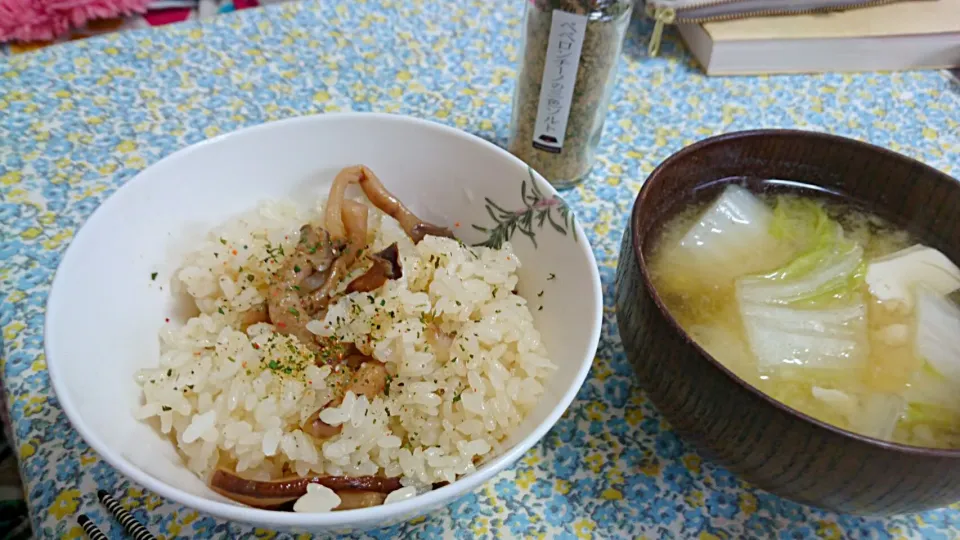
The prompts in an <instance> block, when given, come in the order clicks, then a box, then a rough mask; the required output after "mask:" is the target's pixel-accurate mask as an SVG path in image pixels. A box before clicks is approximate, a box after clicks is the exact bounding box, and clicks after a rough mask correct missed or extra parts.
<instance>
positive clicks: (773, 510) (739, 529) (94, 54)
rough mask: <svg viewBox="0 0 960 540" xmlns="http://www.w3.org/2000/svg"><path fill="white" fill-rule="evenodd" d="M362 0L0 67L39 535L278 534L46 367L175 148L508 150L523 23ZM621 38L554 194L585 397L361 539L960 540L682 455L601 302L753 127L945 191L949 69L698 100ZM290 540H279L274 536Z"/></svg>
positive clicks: (25, 465)
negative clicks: (99, 242) (589, 153)
mask: <svg viewBox="0 0 960 540" xmlns="http://www.w3.org/2000/svg"><path fill="white" fill-rule="evenodd" d="M456 4H457V3H451V2H442V1H435V2H429V1H426V0H366V1H362V0H356V1H352V2H340V3H335V2H324V3H322V4H321V3H305V4H293V5H284V6H279V7H276V8H270V9H267V10H250V11H247V12H243V13H240V14H237V15H234V16H227V17H221V18H218V19H216V20H213V21H210V22H206V23H202V24H195V23H187V24H184V25H179V26H176V27H166V28H162V29H152V30H146V31H138V32H126V33H122V34H117V35H112V36H109V37H107V38H98V39H91V40H84V41H80V42H75V43H71V44H67V45H63V46H56V47H51V48H49V49H44V50H42V51H40V52H38V53H35V54H30V55H22V56H16V57H11V58H5V59H2V60H0V141H2V143H0V301H2V303H0V328H2V331H3V339H4V341H5V343H6V345H5V347H4V348H3V350H2V352H3V356H4V358H5V362H4V363H3V373H2V379H3V384H4V389H5V391H6V405H7V407H8V408H9V412H10V416H11V422H12V428H13V432H14V433H13V438H14V441H13V445H14V447H15V448H17V449H18V452H19V458H20V460H21V474H22V476H23V478H24V483H25V488H26V490H27V498H28V503H29V506H30V510H31V516H32V520H33V524H34V529H35V531H36V533H37V535H38V536H41V537H50V538H53V537H56V538H61V537H79V535H80V530H79V528H78V527H76V526H75V524H74V515H75V514H76V513H77V512H80V511H82V512H85V513H87V514H89V515H90V516H91V517H92V518H93V519H94V521H95V522H98V523H100V524H102V528H105V529H108V532H109V534H110V535H111V537H114V538H121V537H122V535H121V533H120V530H119V527H118V526H112V527H108V525H109V523H111V520H110V519H109V517H108V516H106V515H105V513H104V511H103V510H102V509H101V507H100V505H99V504H98V503H97V502H96V495H95V493H96V491H97V488H98V487H99V488H106V489H109V490H110V491H112V492H115V493H117V494H120V495H121V497H120V498H121V502H122V503H123V504H124V505H125V506H128V507H131V508H135V512H134V513H135V515H137V516H138V517H139V518H140V519H141V520H142V521H144V522H146V523H148V524H149V527H150V529H151V530H153V531H154V532H155V533H158V534H160V535H163V536H166V537H172V536H192V537H197V538H199V537H208V536H215V537H244V536H257V537H272V536H274V533H271V532H268V531H254V530H252V529H249V528H246V527H244V526H239V525H234V524H228V523H224V522H220V521H217V520H215V519H213V518H211V517H209V516H205V515H198V513H196V512H195V511H191V510H188V509H186V508H183V507H180V506H178V505H175V504H173V503H170V502H168V501H165V500H162V499H160V498H158V497H157V496H156V495H154V494H152V493H148V492H146V491H145V490H143V489H142V488H140V487H138V486H136V485H133V484H131V483H129V482H128V481H126V480H125V479H124V478H123V477H121V476H120V475H118V473H116V472H115V471H114V470H113V469H112V468H111V467H110V466H108V465H106V464H105V463H104V462H102V461H101V460H100V459H99V458H98V457H97V455H96V454H95V453H94V452H93V451H92V450H91V449H90V448H88V447H87V446H86V445H85V444H84V443H83V441H82V440H81V439H80V437H79V435H78V434H77V433H76V432H75V431H74V430H73V429H71V428H70V425H69V424H68V422H67V419H66V417H65V415H64V414H63V413H62V411H61V410H60V408H59V406H58V404H57V402H56V398H55V396H54V395H53V393H52V392H51V389H50V385H49V379H48V376H47V371H46V369H45V363H44V357H43V352H42V334H43V313H44V303H45V301H46V296H47V291H48V287H49V283H50V279H51V277H52V274H53V272H54V269H55V268H56V265H57V262H58V260H59V258H60V255H61V253H62V252H63V250H64V248H65V247H66V245H67V244H68V243H69V242H70V239H71V238H72V236H73V235H74V234H75V233H76V231H77V230H78V228H79V227H80V226H81V225H82V223H83V221H84V220H85V219H86V217H87V216H88V215H89V214H90V213H91V212H92V211H93V209H94V208H96V206H97V205H98V204H99V203H100V202H102V201H103V199H104V198H105V197H107V196H108V195H109V194H110V193H111V192H113V191H114V190H115V189H116V188H117V187H118V186H120V185H122V184H123V183H124V181H126V180H127V179H129V178H131V177H132V176H133V175H135V174H136V173H137V172H138V171H140V170H142V169H143V168H144V167H146V166H148V165H149V164H151V163H154V162H156V161H157V160H159V159H160V158H162V157H164V156H165V155H167V154H170V153H171V152H173V151H175V150H177V149H179V148H182V147H184V146H186V145H189V144H191V143H195V142H197V141H200V140H203V139H205V138H209V137H212V136H214V135H216V134H218V133H224V132H228V131H231V130H234V129H237V128H240V127H244V126H250V125H255V124H259V123H262V122H267V121H272V120H277V119H281V118H287V117H291V116H298V115H304V114H313V113H320V112H329V111H342V110H357V111H371V110H372V111H387V112H395V113H404V114H411V115H414V116H419V117H424V118H432V119H436V120H439V121H440V122H444V123H447V124H450V125H454V126H457V127H460V128H462V129H465V130H467V131H470V132H472V133H476V134H478V135H480V136H482V137H485V138H487V139H490V140H493V141H495V142H497V143H500V144H503V143H504V142H505V138H506V135H507V130H508V123H509V114H510V99H511V95H512V91H513V86H514V75H515V62H516V58H517V52H518V48H519V23H520V18H521V15H522V13H521V11H522V9H523V2H522V1H521V0H512V1H498V2H493V1H486V0H471V1H470V2H464V3H462V5H461V6H460V7H456ZM649 30H650V27H649V25H648V24H647V23H645V22H643V21H641V20H639V18H636V20H635V21H634V23H633V25H632V27H631V30H630V33H629V35H628V41H627V44H626V49H625V54H624V57H623V60H622V63H621V68H620V76H619V81H618V85H617V89H616V91H615V93H614V96H613V104H612V106H611V109H612V110H611V111H610V116H609V120H608V123H607V128H606V132H605V135H604V137H603V141H602V143H601V151H600V157H599V163H598V166H597V168H596V169H595V171H594V173H593V175H592V178H591V179H590V181H589V183H587V184H586V185H585V186H583V187H581V188H579V189H577V190H574V191H571V192H568V193H566V194H565V197H566V198H567V200H568V201H569V203H570V204H571V205H572V207H573V208H574V209H575V210H576V213H577V216H578V219H579V220H580V223H582V224H584V227H585V228H586V229H587V232H588V235H589V236H590V238H591V241H592V243H593V247H594V251H595V253H596V255H597V260H598V262H599V265H600V273H601V276H602V279H603V287H604V298H605V310H604V326H603V334H602V337H601V342H600V347H599V350H598V352H597V358H596V361H595V363H594V367H593V370H592V372H591V375H590V378H589V379H588V381H587V382H586V384H585V385H584V387H583V389H582V390H581V391H580V393H579V396H578V399H577V400H576V401H575V402H574V404H573V405H572V406H571V407H570V409H569V410H568V411H567V413H566V415H565V416H564V417H563V418H562V420H560V422H559V423H558V424H557V426H556V427H555V428H554V429H553V430H552V431H551V432H550V433H549V434H548V435H547V436H546V437H545V438H544V440H543V441H542V442H541V443H540V444H538V445H537V446H536V447H534V448H533V449H532V450H531V451H530V452H529V453H527V455H525V456H524V457H523V458H522V460H521V461H520V462H519V463H518V464H517V465H516V466H515V467H514V468H513V469H511V470H508V471H506V472H504V473H502V474H501V475H500V476H499V477H497V478H495V479H494V480H492V481H490V482H489V483H488V484H486V485H485V486H484V487H483V488H482V489H481V490H479V491H477V492H476V493H473V494H471V495H469V496H467V497H465V498H464V499H462V500H461V501H459V502H457V503H455V504H453V505H451V506H450V507H449V508H447V509H445V510H443V511H441V512H439V513H437V514H434V515H432V516H430V517H427V518H423V519H419V520H416V521H414V522H411V523H407V524H404V525H399V526H396V527H393V528H391V529H387V530H381V531H375V532H371V533H367V535H366V536H364V535H359V536H361V537H379V538H390V537H396V536H397V535H399V534H403V535H404V537H407V538H417V537H422V538H434V537H439V536H442V534H443V533H445V534H446V535H447V536H454V537H461V538H472V537H492V536H495V535H510V536H520V535H529V536H532V537H561V538H562V537H567V538H574V537H579V538H587V537H617V538H627V537H641V536H646V537H651V538H653V537H658V538H659V537H667V538H669V537H693V536H698V535H699V536H700V537H701V538H714V537H719V538H730V537H736V538H739V537H745V536H749V537H767V536H777V535H779V536H785V537H789V538H807V537H812V536H813V535H814V534H817V535H820V536H825V537H833V538H839V537H841V536H851V537H871V538H884V537H901V536H903V537H933V538H937V537H944V538H950V537H957V536H960V533H958V530H960V529H958V527H960V506H957V507H953V508H948V509H943V510H939V511H934V512H929V513H925V514H921V515H909V516H896V517H892V518H886V519H879V518H869V519H864V518H858V517H852V516H842V515H835V514H831V513H827V512H822V511H818V510H814V509H811V508H807V507H804V506H801V505H797V504H794V503H791V502H787V501H784V500H781V499H779V498H777V497H774V496H772V495H769V494H767V493H763V492H761V491H758V490H756V489H753V488H751V487H749V486H745V485H744V484H743V483H741V482H739V481H738V480H737V479H736V478H734V477H733V476H732V475H731V474H730V473H729V472H727V471H726V470H724V469H722V468H719V467H716V466H714V465H712V464H710V463H709V462H705V461H703V460H702V459H701V458H700V457H699V456H698V455H697V454H696V453H695V452H694V451H693V449H692V448H691V447H690V446H689V445H687V444H686V443H684V442H683V441H681V440H680V439H678V438H677V436H676V435H675V434H674V432H673V431H672V430H671V429H670V427H669V426H668V425H666V424H665V422H664V421H663V419H662V418H661V416H660V414H659V413H658V412H657V411H656V410H655V409H654V408H653V406H652V405H651V404H650V403H649V402H648V401H647V400H646V399H645V397H644V396H643V394H642V393H641V392H640V390H639V389H638V388H637V387H636V386H635V384H634V382H633V379H632V376H631V368H630V367H629V365H628V362H627V361H626V360H625V358H624V353H623V349H622V347H621V345H620V340H619V338H618V336H617V331H616V325H615V319H614V311H613V308H612V305H613V301H612V288H613V281H614V271H615V267H616V263H617V260H616V256H617V251H618V247H619V243H620V237H621V231H622V230H623V226H624V224H625V221H626V216H627V214H628V211H629V208H630V206H631V203H632V201H633V198H634V197H635V195H636V192H637V190H638V189H639V187H640V184H641V182H642V181H643V179H644V178H645V177H646V175H647V174H649V173H650V171H651V170H652V169H653V168H654V166H655V165H656V164H657V163H658V162H660V161H661V160H663V159H664V158H666V157H667V156H668V155H670V154H671V153H672V152H674V151H676V150H678V149H680V148H681V147H683V146H684V145H687V144H689V143H692V142H693V141H695V140H697V139H700V138H703V137H705V136H708V135H712V134H715V133H720V132H727V131H735V130H739V129H749V128H755V127H796V128H806V129H815V130H823V131H830V132H834V133H838V134H841V135H847V136H851V137H855V138H859V139H863V140H867V141H871V142H873V143H875V144H879V145H883V146H887V147H889V148H892V149H894V150H897V151H900V152H902V153H904V154H907V155H909V156H913V157H916V158H918V159H921V160H924V161H926V162H928V163H930V164H932V165H933V166H935V167H938V168H940V169H942V170H944V171H946V172H947V173H950V174H952V175H954V176H958V175H960V133H958V131H960V127H958V120H960V116H958V111H960V88H958V85H957V83H956V82H954V81H953V80H952V79H950V78H949V77H948V76H947V74H946V72H926V73H909V74H896V75H881V74H864V75H824V76H813V77H808V76H783V77H762V78H730V79H707V78H704V77H702V76H701V75H699V74H698V73H697V71H696V68H695V66H694V65H693V63H692V62H691V61H690V60H689V59H688V58H687V57H686V56H685V55H684V54H683V53H682V52H681V51H680V49H681V47H680V45H679V43H678V42H677V40H676V37H675V34H673V33H668V36H667V41H666V43H665V46H664V48H663V49H664V50H663V53H662V56H661V57H660V58H654V59H651V58H648V57H647V56H646V52H645V41H646V36H647V35H649ZM283 536H284V535H279V537H283Z"/></svg>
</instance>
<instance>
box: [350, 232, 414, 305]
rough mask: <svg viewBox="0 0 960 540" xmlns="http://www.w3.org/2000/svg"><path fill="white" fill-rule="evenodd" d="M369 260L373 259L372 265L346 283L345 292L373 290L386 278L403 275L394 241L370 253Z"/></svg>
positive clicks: (380, 285) (385, 280) (384, 281)
mask: <svg viewBox="0 0 960 540" xmlns="http://www.w3.org/2000/svg"><path fill="white" fill-rule="evenodd" d="M370 260H372V261H373V266H371V267H370V269H369V270H367V271H366V272H365V273H364V274H363V275H362V276H360V277H358V278H356V279H354V280H353V281H351V282H350V284H349V285H347V293H352V292H370V291H375V290H377V289H379V288H380V287H382V286H383V284H384V283H386V282H387V281H388V280H391V279H398V278H400V277H401V276H403V268H401V267H400V251H399V250H398V249H397V244H396V242H394V243H393V244H390V245H389V246H388V247H387V248H386V249H384V250H383V251H380V252H379V253H374V254H373V255H371V256H370Z"/></svg>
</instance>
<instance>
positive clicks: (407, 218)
mask: <svg viewBox="0 0 960 540" xmlns="http://www.w3.org/2000/svg"><path fill="white" fill-rule="evenodd" d="M353 183H357V184H360V189H362V190H363V193H364V195H366V196H367V198H368V199H370V202H371V203H373V205H374V206H376V207H377V208H379V209H380V210H382V211H383V212H384V213H386V214H387V215H389V216H390V217H392V218H393V219H395V220H397V222H398V223H400V227H401V228H402V229H403V230H404V232H406V233H407V236H409V237H410V238H411V239H412V240H413V242H414V243H415V244H416V243H419V242H420V241H421V240H423V237H424V236H427V235H434V236H444V237H446V238H454V236H453V232H452V231H451V230H450V229H447V228H445V227H440V226H438V225H433V224H431V223H427V222H425V221H423V220H421V219H420V218H418V217H417V216H416V215H415V214H414V213H413V212H411V211H410V209H408V208H407V207H406V206H404V205H403V203H402V202H400V200H399V199H397V198H396V197H395V196H394V195H393V194H392V193H390V192H389V191H387V188H386V187H384V185H383V182H381V181H380V179H379V178H377V175H375V174H373V171H371V170H370V169H369V168H368V167H366V166H365V165H355V166H353V167H347V168H345V169H343V170H341V171H340V172H339V173H338V174H337V176H336V178H334V180H333V186H331V187H330V197H329V198H328V199H327V214H326V225H327V230H328V231H330V234H331V235H335V232H338V231H341V229H335V228H336V226H337V225H336V224H335V223H334V221H335V216H336V215H337V213H338V212H339V211H340V206H339V205H340V204H341V202H342V201H343V197H344V194H345V193H346V190H347V186H348V185H350V184H353Z"/></svg>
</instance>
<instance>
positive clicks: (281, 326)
mask: <svg viewBox="0 0 960 540" xmlns="http://www.w3.org/2000/svg"><path fill="white" fill-rule="evenodd" d="M286 325H287V323H285V322H283V321H280V322H278V323H277V328H283V327H284V326H286Z"/></svg>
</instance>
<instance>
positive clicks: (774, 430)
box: [616, 130, 960, 514]
mask: <svg viewBox="0 0 960 540" xmlns="http://www.w3.org/2000/svg"><path fill="white" fill-rule="evenodd" d="M736 177H746V178H756V179H780V180H784V181H788V182H789V181H794V182H800V183H803V184H808V185H811V186H814V187H816V188H819V189H821V190H824V191H825V192H829V193H834V194H838V193H839V194H842V195H844V196H846V197H848V198H849V199H851V200H852V201H853V202H855V203H857V204H859V205H861V206H863V207H865V208H867V209H869V210H871V211H873V212H875V213H876V214H878V215H880V216H882V217H885V218H887V219H890V220H892V221H894V222H895V223H898V224H899V225H902V226H904V227H906V228H907V229H908V230H910V231H911V232H913V233H914V234H916V235H917V236H918V237H920V238H921V239H922V241H923V242H924V243H926V244H928V245H931V246H933V247H936V248H937V249H940V250H941V251H943V252H944V253H945V254H946V255H947V256H948V257H950V258H951V259H952V260H954V261H960V183H958V182H957V181H956V180H954V179H953V178H951V177H949V176H947V175H946V174H944V173H942V172H939V171H937V170H935V169H933V168H931V167H928V166H926V165H924V164H922V163H920V162H918V161H915V160H912V159H909V158H907V157H904V156H901V155H899V154H896V153H894V152H890V151H888V150H884V149H881V148H877V147H874V146H870V145H868V144H864V143H861V142H857V141H854V140H850V139H845V138H841V137H836V136H832V135H826V134H822V133H808V132H802V131H785V130H763V131H749V132H740V133H731V134H727V135H721V136H717V137H713V138H711V139H707V140H704V141H701V142H699V143H697V144H694V145H692V146H689V147H687V148H684V149H683V150H681V151H679V152H677V153H676V154H674V155H673V156H671V157H670V158H668V159H667V160H666V161H664V162H663V164H661V165H660V166H659V167H657V169H656V170H655V171H653V173H652V174H651V175H650V177H649V178H648V179H647V181H646V183H645V184H644V186H643V189H641V190H640V195H639V196H638V197H637V201H636V203H635V205H634V208H633V214H632V216H631V218H630V226H629V228H628V230H627V231H626V233H625V234H624V236H623V244H622V246H621V250H620V263H619V266H618V268H617V281H616V303H617V322H618V326H619V328H620V337H621V339H622V340H623V345H624V348H625V349H626V352H627V357H628V358H629V359H630V361H631V362H632V363H633V366H634V369H635V371H636V374H637V377H638V379H639V381H640V384H641V386H642V387H643V389H644V390H645V391H646V394H647V396H648V397H649V399H650V400H651V401H652V402H653V403H654V405H656V407H657V408H658V409H660V411H661V412H662V413H663V415H664V416H665V417H666V418H667V420H669V422H670V423H671V424H672V425H673V427H674V428H675V429H676V430H677V432H679V433H680V434H681V435H682V436H683V437H685V438H686V439H687V440H689V441H691V442H692V443H694V444H695V445H696V446H697V448H698V449H699V450H700V452H702V453H703V454H704V455H705V456H707V457H709V458H711V459H713V460H714V461H716V462H717V463H719V464H721V465H723V466H725V467H727V468H728V469H730V470H731V471H734V472H735V473H736V474H738V475H740V476H741V477H742V478H743V479H744V480H746V481H748V482H750V483H752V484H754V485H755V486H757V487H759V488H762V489H765V490H767V491H769V492H771V493H774V494H777V495H779V496H782V497H785V498H788V499H792V500H794V501H797V502H801V503H805V504H809V505H813V506H817V507H821V508H825V509H829V510H834V511H839V512H847V513H854V514H895V513H904V512H916V511H921V510H927V509H931V508H936V507H940V506H945V505H948V504H950V503H953V502H955V501H958V500H960V450H938V449H929V448H917V447H910V446H905V445H900V444H893V443H889V442H884V441H881V440H878V439H872V438H869V437H865V436H862V435H857V434H855V433H851V432H849V431H845V430H843V429H840V428H837V427H834V426H831V425H828V424H825V423H823V422H820V421H818V420H815V419H813V418H811V417H809V416H806V415H804V414H802V413H800V412H798V411H796V410H793V409H791V408H790V407H787V406H785V405H783V404H782V403H780V402H777V401H775V400H773V399H772V398H770V397H768V396H767V395H765V394H763V393H761V392H760V391H758V390H757V389H755V388H753V387H752V386H750V385H748V384H747V383H746V382H744V381H743V380H741V379H740V378H739V377H737V376H736V375H734V374H733V373H732V372H731V371H729V370H728V369H726V368H725V367H724V366H722V365H721V364H720V363H718V362H717V361H716V360H715V359H714V358H712V357H711V356H710V355H709V354H707V353H706V352H705V351H704V350H703V349H701V348H700V347H699V346H698V345H696V344H695V343H694V342H693V341H692V340H691V339H690V338H689V337H688V336H687V334H686V333H685V332H684V331H683V330H682V329H681V328H680V326H679V325H678V323H677V321H676V320H675V319H674V318H673V317H672V316H671V315H670V313H668V312H667V310H666V308H665V306H664V304H663V302H662V301H661V299H660V297H659V295H658V294H657V291H656V290H655V289H654V288H653V286H652V285H651V282H650V274H649V269H648V267H647V263H648V256H649V250H650V248H651V246H652V244H653V241H654V240H655V239H656V236H657V233H658V232H659V230H660V227H661V226H662V224H663V222H664V221H665V220H666V219H668V218H670V217H671V216H673V215H675V214H676V213H677V212H678V211H679V210H681V209H682V208H683V206H684V205H683V202H684V201H689V200H693V199H696V198H698V197H702V196H703V195H702V192H704V191H705V190H706V191H709V189H710V186H711V183H713V184H716V181H718V180H721V179H729V178H736ZM698 194H699V195H698ZM704 271H705V272H707V271H709V269H708V268H705V269H704Z"/></svg>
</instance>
